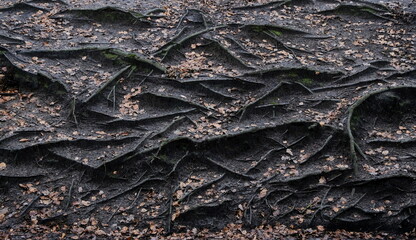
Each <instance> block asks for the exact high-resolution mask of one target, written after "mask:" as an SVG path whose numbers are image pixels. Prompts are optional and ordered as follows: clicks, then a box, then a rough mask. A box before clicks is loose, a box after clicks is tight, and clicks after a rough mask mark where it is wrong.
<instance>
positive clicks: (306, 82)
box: [300, 78, 313, 86]
mask: <svg viewBox="0 0 416 240" xmlns="http://www.w3.org/2000/svg"><path fill="white" fill-rule="evenodd" d="M300 82H301V83H302V84H304V85H307V86H308V85H312V84H313V79H312V78H302V79H301V80H300Z"/></svg>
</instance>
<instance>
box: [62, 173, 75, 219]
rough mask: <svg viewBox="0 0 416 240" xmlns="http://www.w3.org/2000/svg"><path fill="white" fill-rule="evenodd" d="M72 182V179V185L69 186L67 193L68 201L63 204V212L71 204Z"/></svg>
mask: <svg viewBox="0 0 416 240" xmlns="http://www.w3.org/2000/svg"><path fill="white" fill-rule="evenodd" d="M74 182H75V180H74V179H72V183H71V186H70V187H69V192H68V201H67V202H66V204H65V208H64V212H65V211H66V210H67V209H68V207H69V204H70V203H71V198H72V189H73V187H74Z"/></svg>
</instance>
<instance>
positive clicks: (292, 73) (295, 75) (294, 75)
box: [287, 72, 299, 78]
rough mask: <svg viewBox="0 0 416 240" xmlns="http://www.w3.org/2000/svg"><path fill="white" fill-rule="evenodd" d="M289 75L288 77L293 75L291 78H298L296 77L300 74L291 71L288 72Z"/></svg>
mask: <svg viewBox="0 0 416 240" xmlns="http://www.w3.org/2000/svg"><path fill="white" fill-rule="evenodd" d="M287 76H288V77H291V78H296V77H298V76H299V75H298V74H297V73H295V72H290V73H288V74H287Z"/></svg>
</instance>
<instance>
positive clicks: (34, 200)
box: [19, 196, 40, 218]
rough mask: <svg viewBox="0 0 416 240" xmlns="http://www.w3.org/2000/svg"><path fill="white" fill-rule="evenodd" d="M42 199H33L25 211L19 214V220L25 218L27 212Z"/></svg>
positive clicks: (37, 197)
mask: <svg viewBox="0 0 416 240" xmlns="http://www.w3.org/2000/svg"><path fill="white" fill-rule="evenodd" d="M39 198H40V196H36V197H35V199H33V200H32V201H31V202H30V203H29V204H28V205H27V206H26V207H25V209H23V211H22V212H21V213H20V214H19V218H21V217H23V215H25V214H26V212H27V211H29V209H30V208H31V207H32V206H33V204H34V203H35V202H36V201H37V200H38V199H39Z"/></svg>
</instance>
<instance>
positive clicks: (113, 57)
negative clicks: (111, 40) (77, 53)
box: [103, 51, 120, 60]
mask: <svg viewBox="0 0 416 240" xmlns="http://www.w3.org/2000/svg"><path fill="white" fill-rule="evenodd" d="M103 55H104V57H105V58H107V59H110V60H116V59H117V58H119V57H120V56H119V55H117V54H114V53H111V52H108V51H107V52H103Z"/></svg>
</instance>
